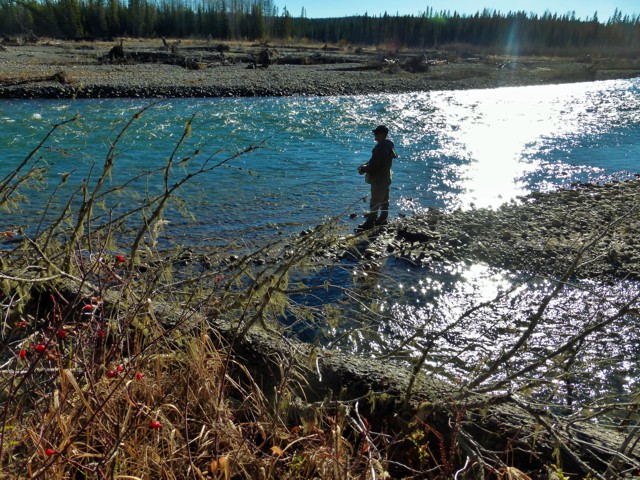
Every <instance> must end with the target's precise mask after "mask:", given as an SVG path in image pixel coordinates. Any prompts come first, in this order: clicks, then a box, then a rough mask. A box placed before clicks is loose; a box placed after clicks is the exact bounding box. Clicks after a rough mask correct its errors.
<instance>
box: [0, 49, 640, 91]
mask: <svg viewBox="0 0 640 480" xmlns="http://www.w3.org/2000/svg"><path fill="white" fill-rule="evenodd" d="M116 47H117V45H116V46H114V44H113V43H109V42H62V41H46V42H38V43H35V44H16V45H1V44H0V72H2V73H1V74H0V98H6V99H8V98H16V99H30V98H174V97H230V96H232V97H255V96H288V95H311V96H327V95H361V94H370V93H405V92H415V91H429V90H453V89H475V88H493V87H501V86H523V85H540V84H552V83H566V82H581V81H594V80H606V79H619V78H632V77H637V76H639V75H640V61H638V60H637V59H636V60H616V61H614V60H594V59H591V58H590V57H585V58H582V59H566V58H561V59H559V58H505V57H498V56H483V57H469V55H462V56H461V55H460V54H458V53H452V52H440V51H429V52H397V51H396V52H384V51H379V50H375V49H370V50H367V49H361V48H359V49H355V50H354V49H349V48H344V49H343V48H338V47H334V48H329V47H327V46H322V47H303V46H287V45H278V46H264V45H242V44H239V45H226V46H224V47H225V48H222V47H223V46H221V45H213V44H211V43H209V42H205V41H201V42H196V41H192V42H174V43H171V44H168V43H166V42H165V43H164V44H163V43H161V42H160V41H159V40H128V41H127V42H124V43H123V52H122V57H118V58H115V57H114V56H113V54H112V51H113V49H114V48H116ZM264 52H268V55H269V61H268V63H260V58H261V55H263V54H264ZM416 61H417V62H418V63H419V64H420V65H419V68H418V67H416ZM407 65H410V66H411V68H409V69H407V68H406V67H407Z"/></svg>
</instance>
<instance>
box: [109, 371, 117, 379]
mask: <svg viewBox="0 0 640 480" xmlns="http://www.w3.org/2000/svg"><path fill="white" fill-rule="evenodd" d="M117 376H118V373H117V372H114V371H112V370H109V371H108V372H107V378H116V377H117Z"/></svg>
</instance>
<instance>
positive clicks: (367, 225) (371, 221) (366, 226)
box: [356, 213, 378, 232]
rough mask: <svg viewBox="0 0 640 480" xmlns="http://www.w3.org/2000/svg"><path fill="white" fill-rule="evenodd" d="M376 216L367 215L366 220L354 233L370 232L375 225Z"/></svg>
mask: <svg viewBox="0 0 640 480" xmlns="http://www.w3.org/2000/svg"><path fill="white" fill-rule="evenodd" d="M377 216H378V215H376V214H371V213H370V214H368V215H367V219H366V220H365V221H364V223H363V224H362V225H358V227H357V228H356V232H363V231H364V230H371V229H372V228H373V227H375V225H376V217H377Z"/></svg>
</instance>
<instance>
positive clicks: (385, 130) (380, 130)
mask: <svg viewBox="0 0 640 480" xmlns="http://www.w3.org/2000/svg"><path fill="white" fill-rule="evenodd" d="M371 131H372V132H373V133H389V129H388V128H387V127H385V126H384V125H378V126H377V127H376V128H374V129H373V130H371Z"/></svg>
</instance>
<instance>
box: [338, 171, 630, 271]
mask: <svg viewBox="0 0 640 480" xmlns="http://www.w3.org/2000/svg"><path fill="white" fill-rule="evenodd" d="M639 206H640V180H639V179H637V178H635V179H628V180H626V181H614V182H608V183H606V184H576V185H574V186H573V187H572V188H569V189H563V190H558V191H554V192H548V193H533V194H531V195H527V196H526V197H522V198H520V199H518V201H513V202H511V203H508V204H505V205H503V206H501V207H500V208H498V209H496V210H492V209H470V210H457V211H455V212H452V213H448V214H444V213H442V212H440V211H438V210H435V209H434V210H430V211H428V212H427V213H425V214H418V215H415V216H411V217H407V218H401V219H398V220H396V221H393V222H391V223H390V225H389V226H388V227H386V228H385V229H383V230H380V231H377V232H376V231H373V232H371V233H370V234H369V235H368V237H367V241H365V242H363V243H361V245H360V249H359V250H353V249H346V250H343V251H340V250H338V252H340V253H339V254H340V255H343V256H345V257H346V258H350V259H355V260H358V261H361V262H362V263H363V264H364V265H365V266H366V267H367V268H370V267H371V266H372V265H375V264H376V263H379V262H381V261H383V259H384V258H386V257H388V256H389V255H393V256H394V257H396V258H399V259H401V260H404V261H406V262H409V263H411V264H414V265H417V266H420V267H426V268H429V267H430V266H431V265H433V264H434V263H437V262H442V261H444V262H460V261H471V262H478V261H479V262H485V263H487V264H489V265H492V266H494V267H500V268H504V269H506V270H509V271H513V272H518V273H523V274H527V275H531V274H532V275H544V276H552V277H562V276H563V275H565V274H567V273H569V277H571V278H583V279H592V280H597V281H616V280H636V281H637V280H640V244H639V243H638V238H640V215H638V209H639V208H640V207H639ZM576 259H577V260H578V262H577V263H576V264H574V261H576Z"/></svg>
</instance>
